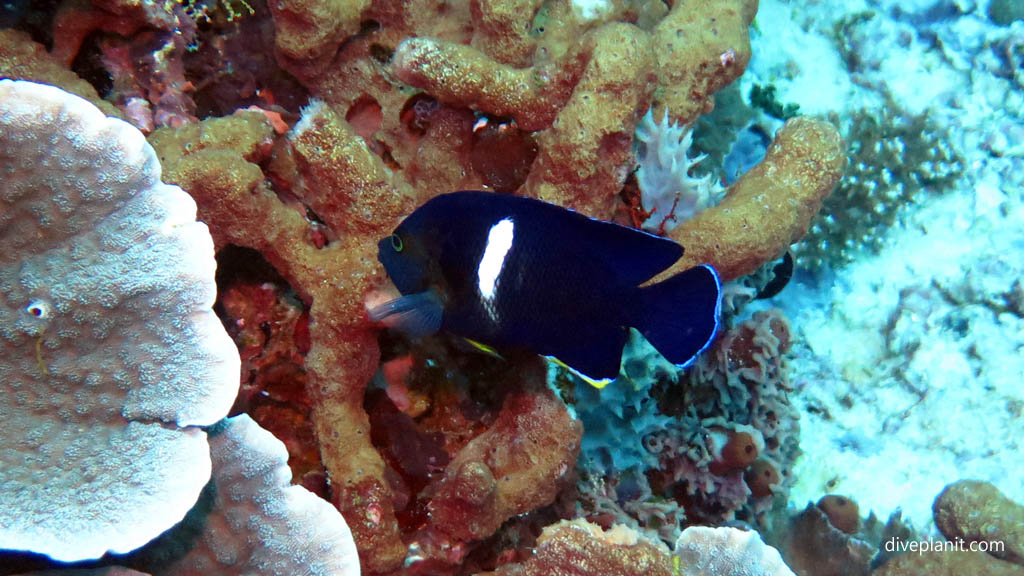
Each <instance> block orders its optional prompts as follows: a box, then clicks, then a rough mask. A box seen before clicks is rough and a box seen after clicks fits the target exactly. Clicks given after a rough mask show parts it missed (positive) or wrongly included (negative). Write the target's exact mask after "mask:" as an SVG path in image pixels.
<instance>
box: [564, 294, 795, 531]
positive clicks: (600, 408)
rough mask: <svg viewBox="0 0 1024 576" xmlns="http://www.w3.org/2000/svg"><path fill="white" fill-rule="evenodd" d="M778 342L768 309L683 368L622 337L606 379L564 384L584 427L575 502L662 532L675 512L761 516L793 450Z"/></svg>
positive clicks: (672, 525) (783, 330) (782, 342)
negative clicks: (593, 385) (592, 385)
mask: <svg viewBox="0 0 1024 576" xmlns="http://www.w3.org/2000/svg"><path fill="white" fill-rule="evenodd" d="M789 346H790V335H789V328H788V323H787V321H786V320H785V318H784V317H783V316H782V315H781V314H780V313H779V312H778V311H767V312H759V313H757V314H755V315H754V316H753V317H752V318H751V319H749V320H747V321H745V322H742V323H740V324H739V325H737V326H735V327H733V328H731V329H729V330H728V331H726V332H725V334H724V335H723V336H722V337H721V338H720V339H719V340H718V341H717V342H716V343H715V344H714V345H713V346H712V348H711V349H710V350H708V352H707V353H705V354H704V355H702V356H701V357H700V358H698V360H697V362H696V364H695V365H694V366H693V367H692V368H691V369H689V370H687V371H680V370H678V369H676V368H675V367H674V366H672V365H671V364H668V363H667V362H666V361H664V360H663V359H660V357H659V356H658V355H657V353H656V352H655V351H654V350H653V349H651V348H650V346H649V345H648V344H646V343H645V342H642V341H640V340H633V341H631V342H630V344H629V345H628V346H627V349H626V353H625V354H624V360H623V374H622V375H620V377H619V379H618V380H617V381H616V382H614V383H612V384H610V385H608V386H607V387H606V388H604V389H603V390H602V391H601V393H600V395H598V394H597V393H596V392H595V391H594V390H591V389H589V388H588V387H587V386H586V385H585V384H578V385H577V387H576V389H575V392H574V397H573V399H574V406H575V409H576V411H577V413H578V414H579V415H580V419H581V420H582V421H583V424H584V428H585V429H586V431H587V433H586V435H585V436H584V438H583V448H582V455H581V460H580V466H581V475H583V476H584V477H585V479H586V480H587V481H586V482H584V483H583V484H582V485H581V500H582V501H583V505H582V509H583V512H584V513H586V514H588V515H590V516H593V517H598V516H602V515H607V514H610V515H611V517H612V518H613V519H614V520H615V521H617V522H621V523H626V524H629V525H633V526H637V527H640V528H644V529H646V530H649V531H651V532H653V533H654V534H652V535H659V536H661V537H662V539H664V540H666V541H669V542H671V541H673V540H674V539H675V538H676V537H677V536H678V534H679V531H680V530H681V529H682V527H683V522H684V521H688V522H691V523H692V522H702V523H721V522H728V521H733V520H743V521H747V522H750V523H754V524H757V523H760V521H761V517H762V516H763V514H764V512H766V511H767V510H768V509H769V508H770V507H771V505H772V502H773V501H774V497H775V496H779V497H781V496H783V495H784V494H785V492H786V489H787V486H788V485H789V484H790V483H791V481H792V480H791V476H790V471H791V468H792V465H793V461H794V460H795V458H796V456H797V454H798V453H799V450H798V448H797V444H798V441H797V436H798V433H799V427H798V423H797V418H798V416H797V414H796V412H795V410H794V409H793V408H792V406H791V405H790V403H789V399H788V391H789V382H788V369H787V366H786V362H785V359H784V356H785V354H786V353H787V351H788V349H789Z"/></svg>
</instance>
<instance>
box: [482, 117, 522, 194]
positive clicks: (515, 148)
mask: <svg viewBox="0 0 1024 576" xmlns="http://www.w3.org/2000/svg"><path fill="white" fill-rule="evenodd" d="M536 157H537V143H536V141H535V140H534V138H533V134H531V133H529V132H525V131H523V130H520V129H519V128H518V127H516V124H515V122H512V121H507V120H501V119H488V118H481V119H480V120H479V121H478V122H477V125H476V126H475V127H474V129H473V148H472V150H471V151H470V156H469V161H470V164H471V165H472V166H473V171H474V172H476V174H477V175H478V176H480V179H481V180H483V182H484V184H486V185H487V186H489V187H491V188H492V189H494V191H496V192H505V193H510V192H515V191H516V190H517V189H518V188H519V187H520V186H522V184H523V182H525V181H526V176H527V175H528V174H529V173H530V166H531V165H533V160H534V159H535V158H536Z"/></svg>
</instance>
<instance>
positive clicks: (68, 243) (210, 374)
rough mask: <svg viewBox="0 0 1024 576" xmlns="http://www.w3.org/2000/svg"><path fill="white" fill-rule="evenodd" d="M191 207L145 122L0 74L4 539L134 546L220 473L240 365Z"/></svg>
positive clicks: (62, 546) (35, 545)
mask: <svg viewBox="0 0 1024 576" xmlns="http://www.w3.org/2000/svg"><path fill="white" fill-rule="evenodd" d="M195 216H196V205H195V203H194V202H193V201H192V199H191V197H189V196H188V194H186V193H184V192H183V191H182V190H181V189H180V188H177V187H175V186H168V185H165V184H163V183H162V182H161V181H160V164H159V162H158V161H157V157H156V155H155V153H154V152H153V149H152V148H150V147H149V145H148V144H146V141H145V138H144V137H143V136H142V134H141V133H140V132H139V131H138V130H136V129H135V128H133V127H131V126H130V125H129V124H127V123H125V122H122V121H120V120H116V119H113V118H107V117H105V116H104V115H103V113H102V112H100V111H99V110H98V109H96V107H94V106H93V105H92V104H90V103H89V102H87V101H86V100H83V99H82V98H79V97H78V96H73V95H71V94H68V93H66V92H64V91H62V90H60V89H58V88H54V87H51V86H44V85H40V84H33V83H30V82H16V81H10V80H3V81H0V245H2V246H4V250H3V251H2V252H0V295H2V296H0V421H2V422H3V423H4V424H3V425H4V434H3V437H2V438H0V486H2V487H3V489H2V490H0V548H7V549H14V550H28V551H32V552H37V553H41V554H46V555H48V556H50V557H52V558H54V559H56V560H62V561H76V560H83V559H90V558H97V557H99V556H101V555H103V554H104V553H105V552H107V551H108V550H109V551H113V552H128V551H130V550H133V549H135V548H137V547H139V546H141V545H142V544H145V543H146V542H148V541H149V540H151V539H152V538H153V537H155V536H156V535H158V534H160V533H161V532H163V531H164V530H166V529H167V528H169V527H171V526H172V525H173V524H175V523H176V522H177V521H179V520H181V518H182V517H183V516H184V515H185V513H186V512H187V511H188V510H189V508H191V507H192V505H193V504H194V503H195V502H196V499H197V498H198V496H199V493H200V491H201V490H202V489H203V486H204V485H205V484H206V482H207V480H209V478H210V471H211V461H210V451H209V447H208V444H207V439H206V433H205V432H204V431H203V430H201V429H200V428H198V426H205V425H210V424H213V423H215V422H217V421H218V420H220V419H221V418H222V417H224V416H225V415H226V414H227V412H228V410H229V408H230V407H231V403H232V401H233V400H234V397H235V394H236V393H237V390H238V372H239V359H238V353H237V351H236V349H235V346H234V343H233V342H232V341H231V339H230V338H229V337H228V335H227V333H226V332H225V331H224V329H223V327H222V326H221V324H220V321H219V320H218V319H217V317H216V316H215V315H214V313H213V311H212V309H211V306H212V305H213V301H214V297H215V294H216V286H215V284H214V268H215V266H216V264H215V262H214V259H213V242H212V240H211V239H210V235H209V233H208V231H207V229H206V226H205V225H203V224H200V223H198V222H196V221H195Z"/></svg>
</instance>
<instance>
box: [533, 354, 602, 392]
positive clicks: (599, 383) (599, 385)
mask: <svg viewBox="0 0 1024 576" xmlns="http://www.w3.org/2000/svg"><path fill="white" fill-rule="evenodd" d="M545 358H547V359H548V360H550V361H551V362H554V363H555V365H557V366H561V367H562V368H565V369H566V370H568V371H569V372H572V373H573V374H575V375H576V376H577V377H579V379H580V380H583V381H584V382H586V383H587V384H590V385H591V386H593V387H594V388H597V389H598V390H600V389H602V388H604V387H605V386H607V385H608V384H610V383H611V382H613V381H614V380H613V379H611V378H602V379H601V380H595V379H593V378H591V377H590V376H587V375H586V374H583V373H582V372H580V371H579V370H577V369H575V368H573V367H572V366H569V365H568V364H566V363H565V362H562V361H561V360H559V359H558V358H555V357H554V356H545Z"/></svg>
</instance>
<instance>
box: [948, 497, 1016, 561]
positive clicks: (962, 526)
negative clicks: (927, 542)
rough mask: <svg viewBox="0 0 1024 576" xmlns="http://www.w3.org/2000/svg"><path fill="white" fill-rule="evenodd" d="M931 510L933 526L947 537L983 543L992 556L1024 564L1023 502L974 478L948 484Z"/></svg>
mask: <svg viewBox="0 0 1024 576" xmlns="http://www.w3.org/2000/svg"><path fill="white" fill-rule="evenodd" d="M933 510H934V513H935V525H936V526H938V528H939V530H940V531H941V532H942V534H943V536H945V537H946V538H948V539H949V540H959V541H962V542H967V543H971V542H977V543H984V544H986V546H985V548H987V549H988V550H989V553H990V554H992V555H993V556H995V557H997V558H1000V559H1002V560H1008V561H1010V562H1013V563H1015V564H1020V565H1022V566H1024V505H1021V504H1019V503H1017V502H1014V501H1013V500H1011V499H1009V498H1007V497H1006V496H1004V495H1003V494H1002V493H1001V492H1000V491H999V489H998V488H996V487H995V486H993V485H991V484H989V483H988V482H980V481H977V480H961V481H960V482H956V483H953V484H950V485H949V486H946V488H945V489H944V490H943V491H942V493H940V494H939V495H938V496H937V497H936V498H935V504H934V506H933ZM996 542H998V543H999V547H998V548H997V547H996V546H994V545H993V544H994V543H996Z"/></svg>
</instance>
